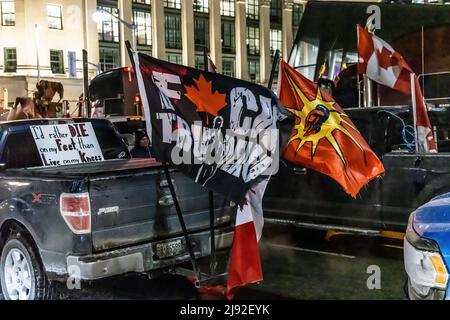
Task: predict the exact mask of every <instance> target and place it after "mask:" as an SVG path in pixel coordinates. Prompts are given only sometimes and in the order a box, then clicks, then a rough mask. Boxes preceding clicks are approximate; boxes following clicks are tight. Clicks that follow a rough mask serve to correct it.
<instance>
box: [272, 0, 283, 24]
mask: <svg viewBox="0 0 450 320" xmlns="http://www.w3.org/2000/svg"><path fill="white" fill-rule="evenodd" d="M281 6H282V0H272V1H271V2H270V21H271V22H274V23H281V15H282V11H281Z"/></svg>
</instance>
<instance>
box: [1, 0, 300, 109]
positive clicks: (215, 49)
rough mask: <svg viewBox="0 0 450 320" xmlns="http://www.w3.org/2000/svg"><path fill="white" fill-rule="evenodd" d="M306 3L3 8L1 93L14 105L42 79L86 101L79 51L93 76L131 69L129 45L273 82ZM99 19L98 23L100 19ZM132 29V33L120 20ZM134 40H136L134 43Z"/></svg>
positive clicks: (126, 1) (81, 3)
mask: <svg viewBox="0 0 450 320" xmlns="http://www.w3.org/2000/svg"><path fill="white" fill-rule="evenodd" d="M304 3H305V2H304V1H301V0H52V1H46V0H0V18H1V21H0V47H1V48H0V88H4V89H6V90H3V91H4V92H7V94H5V95H4V96H2V97H0V100H2V99H3V97H6V96H7V100H8V102H9V103H12V102H13V101H14V100H15V97H18V96H27V95H30V94H31V92H32V91H33V90H34V89H35V86H36V83H37V81H38V79H46V80H52V81H59V82H61V83H63V85H64V88H65V99H69V100H76V99H77V98H78V97H79V95H80V94H81V93H82V62H81V59H82V50H83V49H86V50H87V51H88V60H89V71H90V74H91V77H92V76H95V75H96V74H98V73H99V72H102V71H106V70H109V69H112V68H116V67H121V66H129V65H130V61H129V57H128V54H127V52H126V48H125V41H124V40H129V41H130V42H133V40H134V39H135V43H136V46H137V48H138V50H139V51H141V52H145V53H147V54H149V55H152V56H154V57H157V58H159V59H164V60H168V61H170V62H174V63H179V64H184V65H189V66H192V67H196V68H204V59H203V52H204V50H205V49H206V50H207V51H209V52H210V55H211V58H212V59H213V61H214V62H215V64H216V66H217V67H218V69H219V71H220V72H222V73H223V74H226V75H229V76H233V77H238V78H242V79H246V80H250V81H254V82H258V83H266V82H267V81H268V78H269V75H270V69H271V63H272V57H273V54H274V52H275V50H276V49H280V50H281V51H282V54H283V56H285V57H286V56H287V55H288V54H289V51H290V49H291V46H292V42H293V37H294V36H295V33H296V27H297V26H298V23H299V21H300V17H301V14H302V11H303V6H304ZM96 12H97V13H99V12H100V13H102V14H101V15H98V16H99V17H100V19H98V17H97V19H96V15H95V13H96ZM116 17H118V18H119V19H121V20H123V21H126V22H129V23H133V24H134V26H135V27H134V28H130V27H128V26H127V25H125V24H123V23H121V22H120V21H119V19H117V18H116ZM133 32H134V36H133Z"/></svg>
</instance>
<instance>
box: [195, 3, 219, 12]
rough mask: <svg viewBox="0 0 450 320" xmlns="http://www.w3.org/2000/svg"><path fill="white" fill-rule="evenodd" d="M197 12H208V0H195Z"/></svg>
mask: <svg viewBox="0 0 450 320" xmlns="http://www.w3.org/2000/svg"><path fill="white" fill-rule="evenodd" d="M212 1H214V0H212ZM216 1H217V0H216ZM193 6H194V11H195V12H202V13H208V11H209V10H208V0H194V3H193Z"/></svg>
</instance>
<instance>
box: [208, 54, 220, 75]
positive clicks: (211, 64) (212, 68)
mask: <svg viewBox="0 0 450 320" xmlns="http://www.w3.org/2000/svg"><path fill="white" fill-rule="evenodd" d="M208 71H209V72H214V73H217V72H218V71H217V67H216V65H215V64H214V62H213V61H212V59H211V57H210V56H209V54H208Z"/></svg>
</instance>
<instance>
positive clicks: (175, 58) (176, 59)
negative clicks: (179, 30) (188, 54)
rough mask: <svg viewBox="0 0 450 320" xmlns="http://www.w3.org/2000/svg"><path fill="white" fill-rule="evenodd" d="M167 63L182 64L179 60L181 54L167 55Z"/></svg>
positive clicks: (180, 59) (181, 60)
mask: <svg viewBox="0 0 450 320" xmlns="http://www.w3.org/2000/svg"><path fill="white" fill-rule="evenodd" d="M167 61H169V62H170V63H176V64H182V63H183V59H182V58H181V54H178V53H169V54H167Z"/></svg>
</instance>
